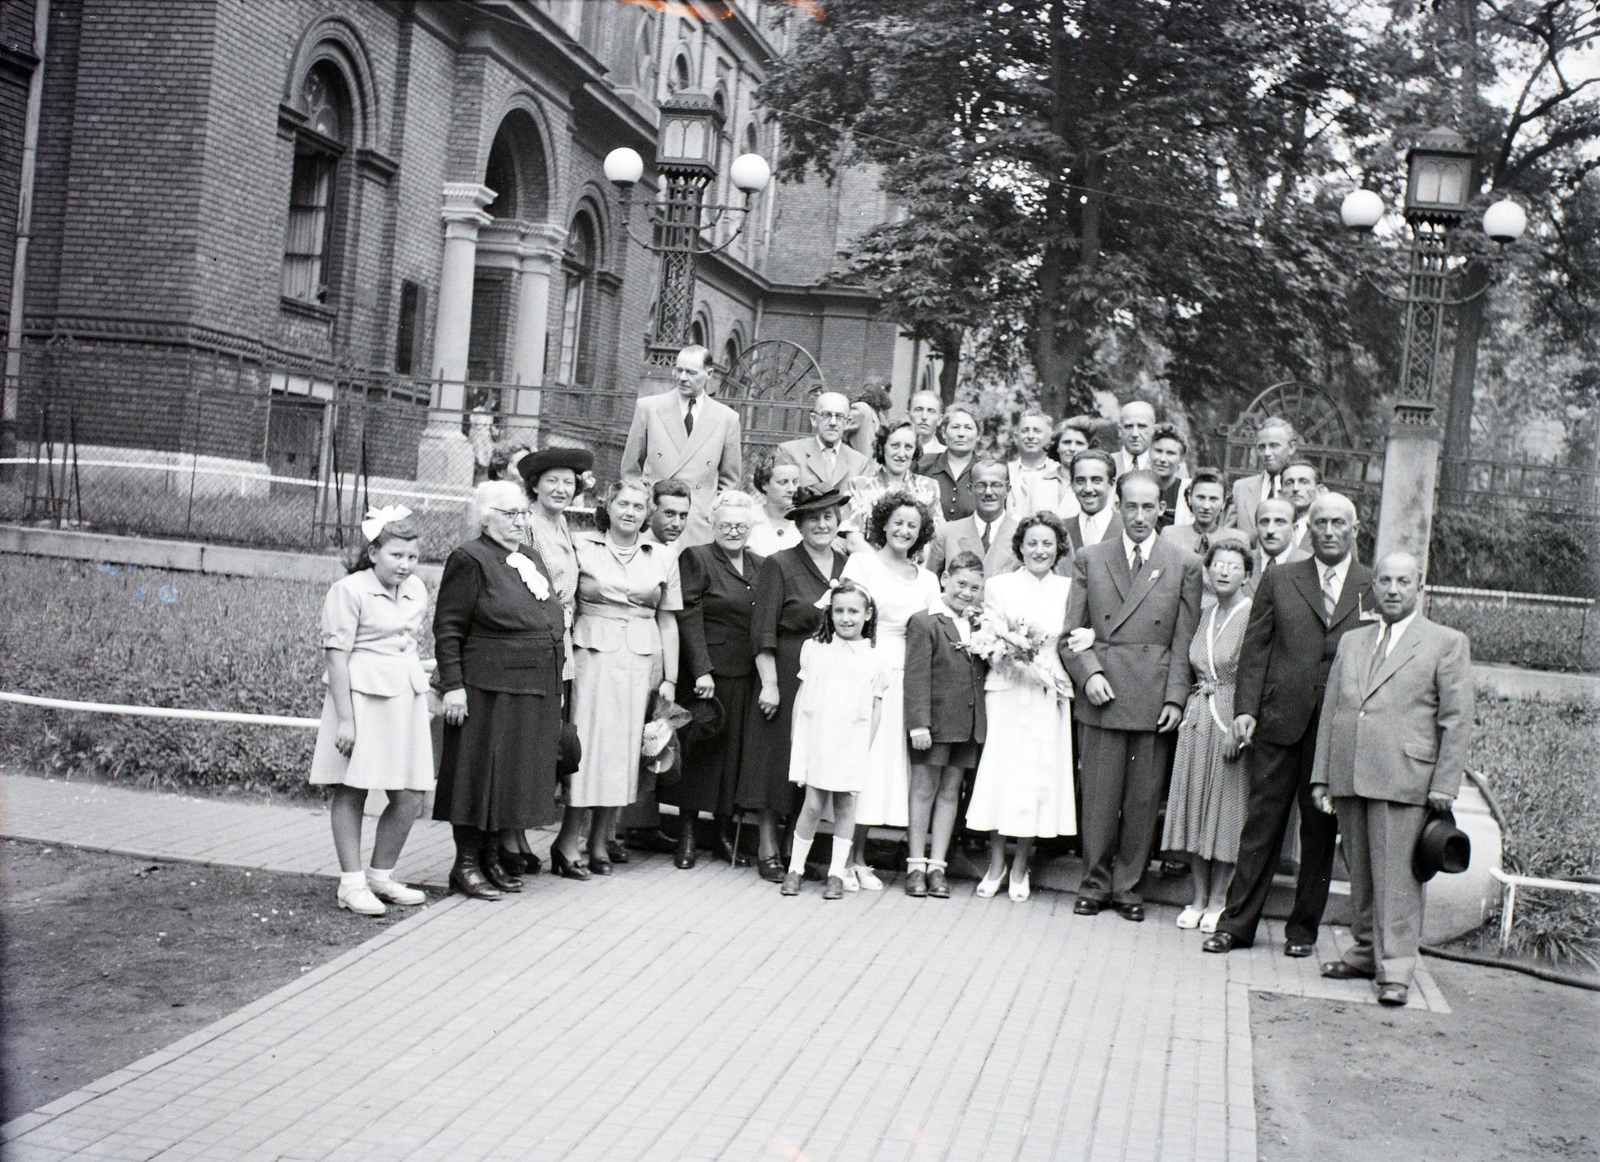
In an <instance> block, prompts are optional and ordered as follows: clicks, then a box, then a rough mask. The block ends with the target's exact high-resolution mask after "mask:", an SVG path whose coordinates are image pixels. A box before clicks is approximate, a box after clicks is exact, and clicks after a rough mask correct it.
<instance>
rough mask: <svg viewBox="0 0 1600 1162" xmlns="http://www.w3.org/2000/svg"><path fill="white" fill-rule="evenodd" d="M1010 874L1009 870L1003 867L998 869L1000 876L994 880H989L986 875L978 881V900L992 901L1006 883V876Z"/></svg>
mask: <svg viewBox="0 0 1600 1162" xmlns="http://www.w3.org/2000/svg"><path fill="white" fill-rule="evenodd" d="M1010 872H1011V869H1010V868H1008V867H1003V868H1001V869H1000V874H999V875H998V876H996V877H995V878H994V879H990V878H989V877H988V875H985V876H984V877H983V878H982V879H981V880H979V881H978V899H980V900H992V899H994V895H995V893H996V892H998V891H999V890H1000V888H1001V886H1002V885H1003V884H1004V883H1005V882H1006V876H1007V875H1009V874H1010Z"/></svg>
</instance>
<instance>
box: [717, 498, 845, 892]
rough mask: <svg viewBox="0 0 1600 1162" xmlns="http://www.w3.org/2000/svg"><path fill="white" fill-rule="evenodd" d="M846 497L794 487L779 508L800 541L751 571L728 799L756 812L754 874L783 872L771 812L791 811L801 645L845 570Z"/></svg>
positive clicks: (775, 876)
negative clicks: (734, 784) (747, 686)
mask: <svg viewBox="0 0 1600 1162" xmlns="http://www.w3.org/2000/svg"><path fill="white" fill-rule="evenodd" d="M847 503H848V498H847V497H846V496H845V495H844V494H843V493H841V492H839V491H837V490H830V491H827V492H824V491H822V490H820V489H813V488H802V489H800V490H799V491H798V492H796V493H795V494H794V507H792V508H791V509H789V511H788V513H787V514H786V515H787V516H788V519H790V520H792V521H794V523H795V527H796V528H797V529H799V530H800V543H799V544H798V545H795V546H794V547H792V548H788V549H783V550H781V551H779V552H776V553H774V554H772V556H770V557H768V558H767V559H766V562H765V563H764V564H763V565H762V566H761V571H760V573H759V574H758V575H757V577H756V591H755V612H754V616H753V618H752V620H751V629H750V648H751V650H752V651H753V652H754V654H755V665H756V674H757V675H758V678H759V692H758V693H757V695H756V698H755V701H754V704H753V705H752V706H751V707H750V709H749V710H748V711H747V712H746V715H745V736H744V739H743V743H742V751H743V753H742V755H741V758H740V762H739V786H738V791H737V793H736V795H735V802H736V803H737V805H738V806H739V807H740V809H742V810H755V811H757V812H759V817H760V820H761V841H760V848H759V854H760V868H761V878H762V879H765V880H772V881H773V882H774V883H779V882H782V880H783V873H784V864H783V856H782V853H781V852H780V851H779V850H778V820H779V818H780V816H785V815H790V814H793V812H794V805H795V787H794V785H793V784H792V783H790V782H789V733H790V726H791V720H792V715H793V711H794V698H795V694H796V693H797V692H798V691H799V689H800V647H801V646H802V645H804V644H805V642H806V641H807V640H808V639H809V638H810V637H811V635H812V634H814V633H815V632H816V630H817V626H818V624H819V623H820V622H821V620H822V610H821V609H819V608H818V607H817V602H818V601H819V600H820V599H821V598H822V595H823V594H824V593H826V592H828V590H829V589H830V588H831V584H830V583H831V582H835V581H837V580H838V579H839V574H840V573H842V572H843V571H844V566H845V561H846V556H845V554H844V553H841V552H839V551H838V550H836V549H835V548H834V547H833V542H834V538H835V537H836V536H837V535H838V533H839V510H840V509H841V508H842V507H843V506H844V505H845V504H847Z"/></svg>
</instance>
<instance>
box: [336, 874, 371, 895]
mask: <svg viewBox="0 0 1600 1162" xmlns="http://www.w3.org/2000/svg"><path fill="white" fill-rule="evenodd" d="M366 886H367V873H366V872H358V871H354V872H340V873H339V894H340V895H344V894H345V893H346V892H353V891H355V890H356V889H358V888H364V887H366Z"/></svg>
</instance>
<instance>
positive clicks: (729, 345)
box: [722, 331, 739, 371]
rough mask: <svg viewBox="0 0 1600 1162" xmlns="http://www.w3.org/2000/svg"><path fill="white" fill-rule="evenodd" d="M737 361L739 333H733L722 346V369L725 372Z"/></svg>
mask: <svg viewBox="0 0 1600 1162" xmlns="http://www.w3.org/2000/svg"><path fill="white" fill-rule="evenodd" d="M738 361H739V332H737V331H735V332H734V333H733V334H731V335H729V336H728V341H727V342H726V343H724V344H723V345H722V369H723V370H724V371H726V370H727V369H728V368H730V367H732V366H733V365H734V364H735V363H737V362H738Z"/></svg>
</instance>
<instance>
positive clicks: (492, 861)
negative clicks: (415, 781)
mask: <svg viewBox="0 0 1600 1162" xmlns="http://www.w3.org/2000/svg"><path fill="white" fill-rule="evenodd" d="M472 509H473V517H474V522H475V523H476V525H477V527H478V529H479V530H480V532H479V535H478V536H477V537H476V538H474V539H473V540H470V541H468V542H467V543H466V544H464V545H461V546H460V547H459V548H457V549H455V550H454V551H453V552H452V553H451V554H450V556H449V558H448V559H447V560H446V561H445V564H444V574H443V576H442V577H441V578H440V581H439V597H438V602H437V604H436V606H435V611H434V617H433V638H434V654H435V656H436V657H437V659H438V664H439V680H440V684H441V686H442V687H443V689H444V719H445V728H444V746H443V752H442V756H441V760H440V764H439V782H438V786H437V789H436V791H435V795H434V804H433V817H434V818H435V819H438V820H442V821H444V822H447V823H449V824H451V825H452V827H453V829H454V831H455V841H456V860H455V864H454V865H453V866H452V867H451V868H450V884H451V886H452V887H453V888H454V889H455V890H457V891H459V892H461V893H462V894H463V895H468V896H474V897H476V898H478V899H480V900H497V899H499V898H500V894H501V893H502V892H517V891H521V890H522V881H521V879H520V878H519V877H517V876H514V875H512V874H510V873H509V872H507V870H506V869H505V867H504V865H502V864H501V862H500V843H499V841H498V840H499V837H500V836H501V835H503V834H505V833H507V832H510V833H520V832H521V831H522V829H523V828H526V827H534V826H538V825H539V824H541V823H543V822H545V821H546V820H547V819H548V818H549V816H550V814H551V804H552V802H553V800H554V798H555V782H556V755H557V751H558V748H559V747H560V743H561V656H562V633H563V630H564V628H565V626H564V619H563V617H562V612H561V599H560V595H559V594H557V593H556V591H555V589H554V587H553V586H552V585H551V584H550V576H549V573H548V572H547V571H546V569H545V567H544V565H543V563H542V562H541V561H540V560H539V556H538V554H537V553H535V552H532V551H527V552H525V551H523V548H522V534H523V527H524V525H525V523H526V521H527V519H528V496H527V493H526V492H524V491H523V488H522V485H520V484H518V483H515V482H513V481H509V480H491V481H485V482H484V483H482V484H480V485H478V487H477V488H476V489H474V490H473V494H472Z"/></svg>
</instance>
